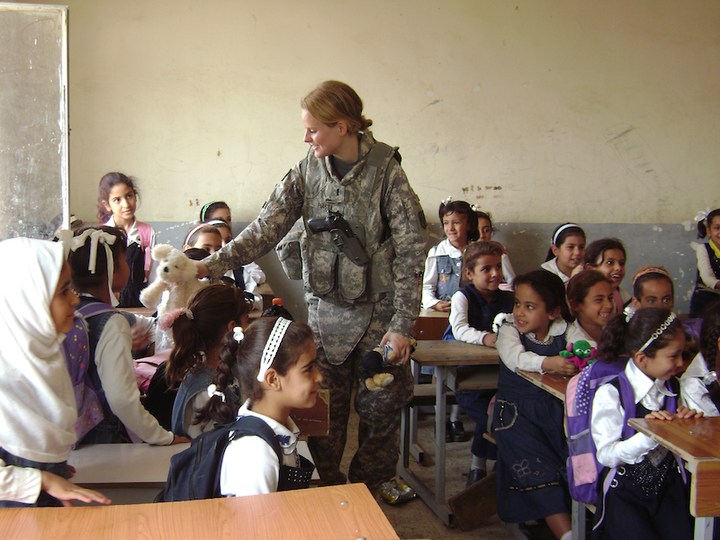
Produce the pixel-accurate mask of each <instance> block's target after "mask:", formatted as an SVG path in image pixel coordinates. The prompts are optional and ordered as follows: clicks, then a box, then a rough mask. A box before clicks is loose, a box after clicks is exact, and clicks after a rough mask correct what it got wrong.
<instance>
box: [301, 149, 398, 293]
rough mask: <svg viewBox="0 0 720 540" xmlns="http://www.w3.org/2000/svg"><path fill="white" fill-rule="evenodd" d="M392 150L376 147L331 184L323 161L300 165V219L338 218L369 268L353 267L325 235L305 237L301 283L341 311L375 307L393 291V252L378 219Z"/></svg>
mask: <svg viewBox="0 0 720 540" xmlns="http://www.w3.org/2000/svg"><path fill="white" fill-rule="evenodd" d="M395 155H396V150H395V149H394V148H392V147H391V146H388V145H387V144H385V143H381V142H376V143H375V145H374V146H373V147H372V149H371V150H370V152H368V154H367V155H366V156H365V157H363V159H362V160H361V161H360V162H359V163H358V164H356V165H355V167H354V169H357V168H360V172H359V174H358V175H355V174H353V171H351V172H350V173H348V175H347V176H346V177H345V179H343V180H341V181H339V182H338V181H336V180H335V179H334V178H333V177H332V175H331V174H330V172H329V171H328V170H327V168H326V166H325V160H324V159H317V158H315V156H314V155H312V150H311V151H310V153H309V154H308V158H307V159H306V161H305V163H306V165H307V170H306V171H304V173H305V174H304V177H305V204H304V207H303V218H304V220H305V222H306V223H307V220H308V219H309V218H312V217H326V216H327V215H328V212H330V211H334V212H339V213H340V214H342V216H343V217H344V218H345V220H346V221H347V222H348V223H349V224H350V227H351V228H352V230H353V233H354V234H355V236H356V237H357V238H358V240H359V241H360V243H361V244H362V246H363V247H364V248H365V253H366V254H367V256H368V258H369V259H370V262H369V263H368V264H366V265H363V266H357V265H355V264H354V263H353V262H352V261H351V260H350V259H349V258H348V257H347V256H346V255H345V254H343V253H342V252H341V251H340V250H339V249H338V248H337V246H336V245H335V244H334V243H333V241H332V239H331V236H330V233H329V232H320V233H317V234H312V233H310V232H309V231H308V232H307V246H308V250H307V259H306V260H303V264H304V265H306V269H305V270H306V273H305V277H306V278H307V284H308V285H309V286H310V288H311V290H312V292H313V294H315V295H316V296H318V297H319V298H322V299H323V300H326V301H328V302H331V303H333V304H336V305H339V306H342V305H350V304H353V303H355V302H377V301H379V300H381V299H382V298H383V297H384V296H385V295H386V294H387V293H389V292H392V290H393V274H392V266H391V265H392V261H393V259H394V258H395V250H394V248H393V245H392V239H391V238H390V234H389V227H388V225H387V219H386V218H385V216H384V215H383V202H384V201H383V200H382V199H383V198H384V196H385V193H386V190H387V189H386V186H385V185H384V181H385V177H386V172H387V170H388V169H389V167H390V166H391V165H392V163H391V162H392V160H393V159H395Z"/></svg>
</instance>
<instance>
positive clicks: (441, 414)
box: [435, 366, 448, 505]
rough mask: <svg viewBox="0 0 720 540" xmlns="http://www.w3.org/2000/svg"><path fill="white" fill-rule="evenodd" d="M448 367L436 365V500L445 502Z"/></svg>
mask: <svg viewBox="0 0 720 540" xmlns="http://www.w3.org/2000/svg"><path fill="white" fill-rule="evenodd" d="M447 373H448V372H447V369H446V368H445V367H444V366H436V367H435V378H436V379H437V386H436V387H435V389H436V391H435V502H436V503H437V504H438V505H442V504H445V415H446V414H447V401H446V393H447Z"/></svg>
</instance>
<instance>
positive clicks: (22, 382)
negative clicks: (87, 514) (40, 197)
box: [0, 238, 110, 508]
mask: <svg viewBox="0 0 720 540" xmlns="http://www.w3.org/2000/svg"><path fill="white" fill-rule="evenodd" d="M0 258H2V260H4V261H14V262H13V264H4V265H2V266H1V267H0V278H2V279H1V280H2V283H3V287H0V426H2V429H0V508H13V507H24V506H61V505H65V506H72V502H71V501H72V500H73V499H77V500H81V501H84V502H86V503H87V502H91V501H97V502H100V503H103V504H107V503H109V502H110V500H109V499H108V498H107V497H105V496H103V495H101V494H100V493H97V492H95V491H90V490H88V489H83V488H81V487H79V486H76V485H74V484H72V483H71V482H68V481H67V480H66V479H67V478H68V477H70V476H72V474H73V473H74V469H73V468H72V467H70V466H69V465H68V464H67V459H68V455H69V454H70V448H71V447H72V445H73V444H74V443H75V441H76V440H77V435H76V433H75V429H74V427H73V424H74V422H75V420H76V419H77V409H76V405H75V395H74V392H73V386H72V382H71V380H70V376H69V374H68V371H67V367H66V365H65V360H64V358H63V354H62V351H61V342H62V341H63V339H65V332H69V331H70V330H71V329H72V327H73V321H74V316H75V306H76V305H77V303H78V298H77V295H76V294H75V292H74V291H73V290H72V288H71V283H70V268H69V266H68V264H67V262H66V260H65V256H64V253H63V246H62V245H61V244H60V243H53V242H47V241H45V240H32V239H28V238H13V239H10V240H5V241H3V242H0Z"/></svg>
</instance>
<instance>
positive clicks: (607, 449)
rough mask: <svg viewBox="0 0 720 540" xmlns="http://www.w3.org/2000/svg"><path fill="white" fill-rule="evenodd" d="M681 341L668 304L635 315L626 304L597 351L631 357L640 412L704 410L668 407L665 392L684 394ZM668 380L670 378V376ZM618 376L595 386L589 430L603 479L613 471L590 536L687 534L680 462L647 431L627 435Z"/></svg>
mask: <svg viewBox="0 0 720 540" xmlns="http://www.w3.org/2000/svg"><path fill="white" fill-rule="evenodd" d="M684 345H685V334H684V332H683V327H682V323H681V322H680V320H679V319H678V318H677V317H676V316H675V315H674V314H673V313H672V312H670V311H667V310H665V309H660V308H645V309H639V310H638V311H637V312H634V315H633V312H632V311H631V310H627V313H626V314H620V315H616V316H615V317H614V318H613V319H612V320H611V321H610V322H609V323H608V325H607V326H606V327H605V330H604V331H603V334H602V337H601V338H600V344H599V349H598V355H599V357H600V359H601V361H603V362H608V363H612V362H615V361H617V360H618V359H619V358H620V357H621V356H628V357H629V360H628V361H627V364H626V366H625V370H624V372H623V373H622V374H621V376H622V377H624V378H626V379H627V381H628V382H629V383H630V386H631V387H632V390H633V393H634V394H635V407H636V409H635V417H637V418H653V419H659V420H673V419H674V418H692V417H694V416H702V413H697V412H696V411H695V410H691V409H687V408H686V407H682V406H681V407H678V408H677V414H673V413H670V412H668V411H666V410H664V409H665V406H666V400H667V397H668V396H677V394H678V393H679V384H678V383H677V380H676V379H674V374H675V373H676V372H677V371H678V369H680V367H681V366H682V351H683V347H684ZM671 379H672V380H674V382H673V383H669V381H671ZM615 381H617V379H614V380H613V381H610V382H608V383H606V384H604V385H602V386H601V387H600V388H598V390H597V392H596V393H595V397H594V399H593V405H592V421H591V424H590V429H591V433H592V437H593V441H594V442H595V447H596V448H597V460H598V462H599V463H600V464H601V465H604V466H605V467H606V469H605V470H604V472H603V474H602V476H601V479H604V478H605V477H606V476H607V475H608V474H610V472H611V471H612V470H614V471H615V473H614V477H613V479H612V481H611V483H610V486H609V488H608V489H607V491H606V492H605V493H604V496H603V500H602V502H601V504H600V505H598V509H597V512H596V513H595V526H594V528H593V535H592V538H593V540H604V539H613V538H643V539H648V540H656V539H657V540H660V539H668V540H670V539H672V540H684V539H690V538H692V536H693V520H692V518H691V516H690V512H689V509H688V500H687V496H686V490H685V485H684V483H683V475H682V470H681V469H680V467H681V466H682V465H681V464H680V462H679V461H678V460H677V459H676V457H675V456H674V455H673V454H672V453H671V452H669V451H668V450H667V449H665V448H664V447H662V446H660V445H658V443H656V442H655V441H653V440H652V439H651V438H650V437H648V436H646V435H644V434H642V433H635V434H634V435H633V436H631V437H630V438H628V439H625V440H623V436H622V430H623V427H624V424H625V412H624V406H625V404H623V403H622V397H621V394H620V391H619V388H620V387H619V382H615ZM601 485H602V484H601Z"/></svg>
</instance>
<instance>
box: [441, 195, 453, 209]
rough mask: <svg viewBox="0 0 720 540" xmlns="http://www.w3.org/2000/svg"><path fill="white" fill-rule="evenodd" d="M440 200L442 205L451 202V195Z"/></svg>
mask: <svg viewBox="0 0 720 540" xmlns="http://www.w3.org/2000/svg"><path fill="white" fill-rule="evenodd" d="M440 202H441V203H442V204H443V206H447V205H448V204H450V203H451V202H452V195H451V196H450V197H448V198H447V199H443V200H441V201H440Z"/></svg>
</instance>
